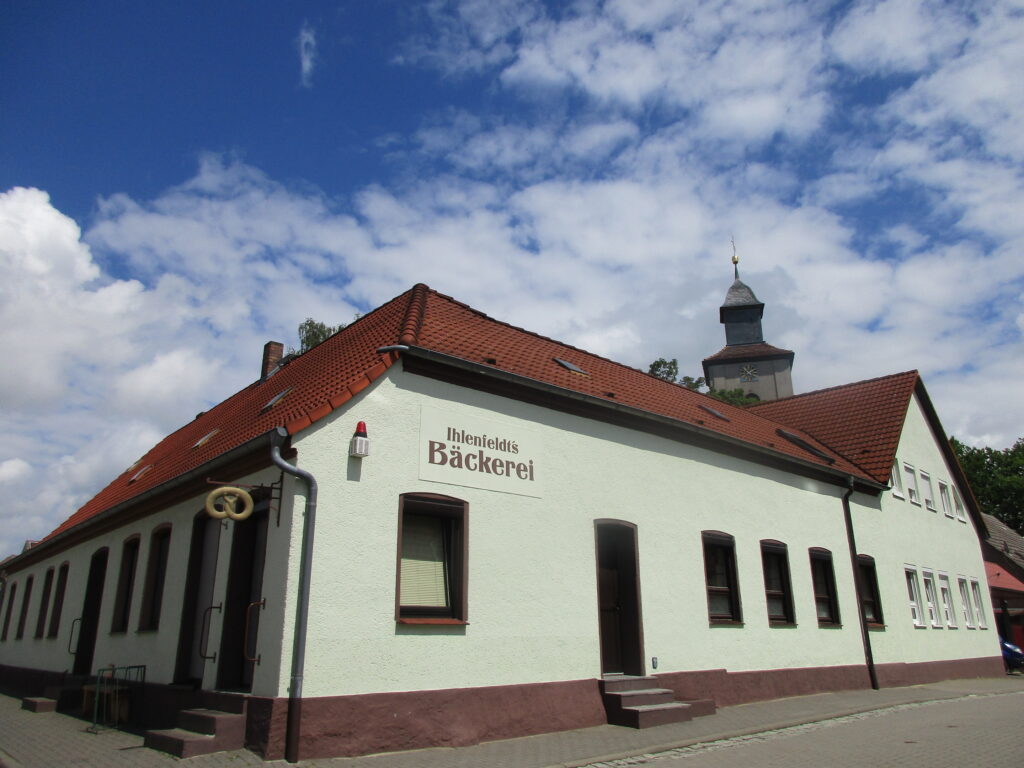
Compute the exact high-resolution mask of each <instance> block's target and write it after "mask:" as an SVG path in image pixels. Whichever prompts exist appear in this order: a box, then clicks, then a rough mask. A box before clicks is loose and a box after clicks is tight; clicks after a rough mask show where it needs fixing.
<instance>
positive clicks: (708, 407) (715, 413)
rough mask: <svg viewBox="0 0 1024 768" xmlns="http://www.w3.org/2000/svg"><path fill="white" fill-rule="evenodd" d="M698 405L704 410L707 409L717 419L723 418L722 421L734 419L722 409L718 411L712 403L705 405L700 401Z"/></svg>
mask: <svg viewBox="0 0 1024 768" xmlns="http://www.w3.org/2000/svg"><path fill="white" fill-rule="evenodd" d="M697 407H698V408H700V409H701V410H702V411H706V412H707V413H710V414H711V415H712V416H714V417H715V418H716V419H721V420H722V421H732V419H730V418H729V417H728V416H726V415H725V414H724V413H722V412H721V411H716V410H715V409H714V408H712V407H711V406H710V405H704V404H703V403H698V404H697Z"/></svg>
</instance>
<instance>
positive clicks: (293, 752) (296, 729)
mask: <svg viewBox="0 0 1024 768" xmlns="http://www.w3.org/2000/svg"><path fill="white" fill-rule="evenodd" d="M287 438H288V433H287V432H286V431H285V430H284V429H283V428H282V427H278V428H277V430H276V432H275V433H274V434H273V435H272V437H271V447H270V459H271V461H273V462H274V464H276V465H277V466H278V467H280V468H281V469H282V470H283V471H284V472H286V473H288V474H289V475H293V476H295V477H299V478H302V479H303V480H305V481H306V484H307V485H308V487H309V488H308V493H307V494H306V514H305V516H304V520H303V524H302V553H301V555H300V559H299V600H298V604H297V605H296V606H295V639H294V642H293V643H292V679H291V685H290V686H289V687H288V726H287V731H286V733H285V747H284V756H285V760H287V761H288V762H289V763H297V762H298V761H299V741H300V736H301V730H302V675H303V672H304V670H305V667H306V623H307V620H308V618H309V586H310V575H311V573H312V570H313V534H314V532H315V529H316V490H317V488H316V478H314V477H313V475H311V474H310V473H309V472H307V471H306V470H304V469H299V468H298V467H296V466H293V465H292V464H289V463H288V462H287V461H285V460H284V458H282V456H281V445H282V444H283V443H284V441H285V440H286V439H287Z"/></svg>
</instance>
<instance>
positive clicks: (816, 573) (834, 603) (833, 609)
mask: <svg viewBox="0 0 1024 768" xmlns="http://www.w3.org/2000/svg"><path fill="white" fill-rule="evenodd" d="M810 554H811V582H812V584H813V585H814V607H815V612H816V613H817V614H818V625H819V626H822V627H831V626H837V625H838V624H839V600H838V598H837V597H836V577H835V572H834V571H833V569H832V553H831V552H829V551H828V550H827V549H818V548H817V547H814V548H812V549H811V551H810Z"/></svg>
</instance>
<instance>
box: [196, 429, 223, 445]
mask: <svg viewBox="0 0 1024 768" xmlns="http://www.w3.org/2000/svg"><path fill="white" fill-rule="evenodd" d="M218 432H220V427H218V428H217V429H211V430H210V431H209V432H207V433H206V434H205V435H203V436H202V437H200V438H199V439H198V440H196V442H195V445H193V446H192V447H193V448H198V447H199V446H201V445H206V444H207V443H208V442H210V440H212V439H213V436H214V435H216V434H217V433H218Z"/></svg>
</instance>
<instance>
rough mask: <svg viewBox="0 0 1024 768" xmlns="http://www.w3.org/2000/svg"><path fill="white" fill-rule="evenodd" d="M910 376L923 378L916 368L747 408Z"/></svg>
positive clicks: (751, 407)
mask: <svg viewBox="0 0 1024 768" xmlns="http://www.w3.org/2000/svg"><path fill="white" fill-rule="evenodd" d="M910 374H913V375H914V376H915V377H916V378H917V379H920V378H921V374H920V373H918V371H917V369H916V368H912V369H911V370H909V371H901V372H900V373H889V374H886V375H885V376H875V377H874V378H872V379H863V380H861V381H851V382H849V383H848V384H836V385H835V386H833V387H823V388H822V389H813V390H811V391H810V392H801V393H800V394H798V395H790V396H789V397H780V398H777V399H775V400H764V401H763V402H760V403H754V404H752V405H749V406H747V408H748V409H756V408H760V407H762V406H767V405H775V404H776V403H788V402H791V401H793V400H797V399H798V398H801V397H810V396H812V395H820V394H823V393H825V392H835V391H836V390H839V389H849V388H850V387H859V386H861V385H863V384H870V383H872V382H875V381H882V380H883V379H897V378H899V377H901V376H907V375H910Z"/></svg>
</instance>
